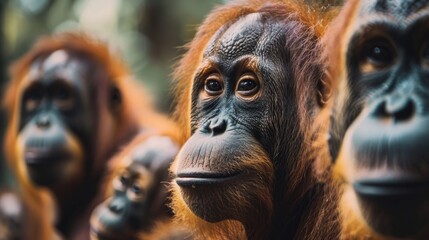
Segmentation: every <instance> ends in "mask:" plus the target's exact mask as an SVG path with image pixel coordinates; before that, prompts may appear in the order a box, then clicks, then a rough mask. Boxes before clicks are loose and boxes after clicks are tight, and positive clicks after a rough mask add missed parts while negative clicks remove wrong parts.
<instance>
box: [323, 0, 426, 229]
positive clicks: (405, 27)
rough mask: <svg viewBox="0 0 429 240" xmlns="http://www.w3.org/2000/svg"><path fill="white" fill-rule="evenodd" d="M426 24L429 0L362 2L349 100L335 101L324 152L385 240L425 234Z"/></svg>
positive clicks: (350, 60) (352, 44)
mask: <svg viewBox="0 0 429 240" xmlns="http://www.w3.org/2000/svg"><path fill="white" fill-rule="evenodd" d="M428 23H429V1H413V0H411V1H410V0H402V1H381V0H380V1H369V0H367V1H361V5H360V10H359V11H358V15H357V17H356V24H355V25H354V26H352V27H350V28H349V29H352V32H351V36H350V38H349V41H348V44H347V45H346V46H347V47H346V52H347V55H346V63H347V75H348V79H347V83H346V85H347V89H348V91H349V92H348V94H349V97H348V98H345V97H344V95H342V94H338V95H337V97H336V102H335V107H334V111H333V113H334V115H333V122H332V127H331V134H332V136H333V139H332V141H331V152H332V154H333V156H334V158H336V159H337V161H338V162H337V168H342V169H341V171H342V174H343V177H344V180H345V182H346V184H347V186H349V187H350V188H352V189H353V191H354V193H355V194H356V196H357V199H358V202H359V211H360V212H361V214H362V215H363V217H364V219H365V221H366V222H367V224H368V225H369V226H370V228H371V229H373V230H375V231H376V232H377V233H378V234H381V235H384V236H390V237H418V236H422V235H424V234H425V233H426V234H427V232H428V228H429V148H428V147H427V143H428V141H429V125H428V123H429V108H428V107H429V85H428V83H427V80H428V79H429V41H428V38H427V36H428V34H429V27H428V26H429V24H428ZM338 126H341V127H338ZM342 166H348V167H342ZM424 236H427V235H424Z"/></svg>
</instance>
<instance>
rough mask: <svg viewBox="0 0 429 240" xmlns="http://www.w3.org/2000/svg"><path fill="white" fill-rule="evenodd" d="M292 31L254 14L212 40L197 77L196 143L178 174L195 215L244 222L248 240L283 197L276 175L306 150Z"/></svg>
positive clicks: (186, 150)
mask: <svg viewBox="0 0 429 240" xmlns="http://www.w3.org/2000/svg"><path fill="white" fill-rule="evenodd" d="M288 27H291V26H287V27H285V26H284V25H281V24H280V23H277V22H276V21H275V20H273V19H270V20H267V19H266V18H264V17H262V15H261V14H259V13H253V14H249V15H246V16H244V17H242V18H240V19H239V20H237V21H236V22H235V23H232V24H231V25H230V26H226V27H223V28H221V29H220V30H218V32H217V33H216V34H215V35H214V36H213V38H212V39H211V41H210V42H209V44H208V46H207V47H206V49H205V51H204V55H203V59H202V61H201V63H200V66H199V68H198V70H197V72H196V74H195V76H194V82H193V86H192V103H191V104H192V105H191V129H192V132H191V134H192V136H191V137H190V139H189V140H188V141H187V142H186V144H185V145H184V146H183V148H182V149H181V151H180V153H179V155H178V157H177V158H176V161H175V164H174V165H173V167H172V171H173V172H174V173H175V175H176V179H175V184H177V185H176V186H177V187H178V188H180V194H181V197H182V198H183V200H184V202H185V203H186V205H187V206H188V207H189V208H190V209H191V211H192V212H193V213H194V214H195V215H197V216H198V217H200V218H202V219H204V220H205V221H208V222H212V223H213V222H219V221H222V220H225V219H233V220H238V221H240V222H242V223H243V224H244V225H245V228H246V232H247V234H248V237H249V238H252V234H253V233H254V230H255V228H253V227H252V226H255V225H253V224H258V223H257V222H259V226H260V222H263V221H265V220H261V219H265V218H266V217H267V218H268V219H269V218H270V216H269V215H270V214H271V210H270V208H271V207H272V204H273V201H274V200H273V193H272V191H273V189H276V192H278V193H282V192H283V190H284V189H283V187H285V182H282V180H278V181H279V184H280V182H282V183H281V186H277V185H276V184H274V183H273V176H275V177H278V179H283V178H282V177H284V175H285V174H288V173H286V172H285V171H284V169H287V168H288V167H292V165H293V164H295V162H294V163H291V162H288V160H289V159H290V160H292V159H293V160H296V155H295V156H294V155H293V153H292V151H295V150H296V152H299V149H300V147H299V145H298V144H297V143H299V141H300V139H301V138H300V137H301V136H299V134H297V128H298V126H297V125H296V123H297V122H298V117H297V115H296V114H293V113H296V112H297V111H298V110H297V103H296V95H295V92H294V90H293V83H291V82H292V81H293V80H292V79H291V78H290V75H288V74H289V73H291V70H290V68H289V66H290V65H289V64H288V63H289V61H290V60H289V59H288V58H287V56H288V55H287V52H286V51H287V50H285V48H284V46H287V43H286V42H285V35H287V34H286V33H285V32H286V31H288V30H289V29H288ZM312 100H313V99H311V98H310V97H309V98H308V101H309V102H310V101H312ZM313 104H314V102H313ZM286 136H287V137H288V139H286ZM290 139H294V141H291V140H290ZM295 140H296V141H295ZM291 149H293V150H291ZM288 164H290V165H289V166H288V167H287V166H285V165H288ZM275 171H279V172H275ZM280 201H283V200H280ZM255 209H256V210H255ZM253 221H255V222H253ZM267 221H270V220H267ZM262 229H264V227H262ZM265 229H268V228H265ZM253 237H254V236H253ZM258 237H261V236H258Z"/></svg>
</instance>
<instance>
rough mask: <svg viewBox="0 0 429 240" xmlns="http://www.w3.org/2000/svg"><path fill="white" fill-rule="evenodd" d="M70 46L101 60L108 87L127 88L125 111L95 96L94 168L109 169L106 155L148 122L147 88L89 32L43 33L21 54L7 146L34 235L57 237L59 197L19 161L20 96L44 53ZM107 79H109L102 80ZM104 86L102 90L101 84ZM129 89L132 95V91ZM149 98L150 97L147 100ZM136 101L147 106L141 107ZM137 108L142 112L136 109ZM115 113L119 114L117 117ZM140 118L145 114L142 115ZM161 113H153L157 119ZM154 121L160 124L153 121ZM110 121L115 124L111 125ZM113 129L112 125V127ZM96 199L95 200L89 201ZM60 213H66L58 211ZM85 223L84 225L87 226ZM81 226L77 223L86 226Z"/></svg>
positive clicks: (10, 94) (9, 96)
mask: <svg viewBox="0 0 429 240" xmlns="http://www.w3.org/2000/svg"><path fill="white" fill-rule="evenodd" d="M60 49H66V50H68V51H70V52H75V53H83V54H85V55H87V56H89V57H90V59H91V60H92V61H94V62H96V63H97V64H98V65H99V66H100V67H101V68H102V69H103V70H104V71H105V73H106V75H107V76H108V78H109V79H106V81H105V82H100V83H99V86H98V87H99V89H106V86H104V85H106V84H107V83H108V82H110V83H112V84H114V85H116V87H117V88H118V89H119V90H120V91H121V92H122V95H123V101H122V106H123V107H122V108H121V109H120V112H117V113H115V116H114V117H112V119H110V118H109V117H107V115H108V114H109V113H108V112H107V111H108V110H107V108H106V107H105V105H106V103H105V102H100V99H94V101H97V102H98V105H99V109H98V111H99V112H97V113H96V114H98V115H99V116H106V117H101V118H100V121H99V123H98V124H97V125H98V129H96V130H95V131H94V134H96V135H97V137H96V139H97V141H99V142H98V144H97V145H96V149H95V159H93V161H94V162H93V166H94V167H93V171H94V172H93V174H96V175H97V174H101V172H102V171H104V170H103V169H104V167H105V162H106V159H108V157H109V155H111V154H112V153H114V152H115V149H116V148H117V147H118V146H120V145H121V143H122V142H124V141H126V140H127V139H128V138H129V137H130V135H133V134H134V132H135V131H136V129H138V126H139V124H141V123H140V122H142V121H143V122H145V121H146V120H143V117H141V115H138V114H145V113H146V112H147V111H146V107H145V106H144V107H141V106H142V105H144V104H146V103H148V100H146V99H145V98H146V97H145V96H144V94H141V93H140V94H139V93H138V91H139V90H138V89H139V88H136V86H137V85H136V83H134V82H133V80H132V79H131V76H130V74H129V71H128V69H127V67H126V66H125V64H124V63H123V62H122V61H121V60H120V59H118V58H117V57H116V56H115V55H114V54H113V53H112V52H111V51H110V50H109V49H108V47H107V45H106V44H104V43H103V42H101V41H99V40H97V39H94V38H92V37H90V36H89V35H86V34H84V33H63V34H58V35H54V36H51V37H44V38H41V39H40V40H39V41H38V42H37V43H36V44H35V45H34V47H33V48H32V49H31V50H30V51H29V52H28V53H27V54H25V55H24V56H23V57H22V58H21V59H19V60H18V61H17V62H16V63H15V64H14V65H13V66H12V67H11V70H10V75H11V81H10V83H9V85H8V87H7V89H6V91H5V98H4V106H5V108H6V110H7V112H8V122H9V125H8V128H7V132H6V136H5V146H4V148H5V152H6V156H7V159H8V161H9V165H10V166H11V168H12V169H13V171H14V173H15V174H16V176H17V179H18V182H19V185H20V189H21V191H22V194H23V199H24V200H25V202H26V205H28V208H29V212H30V213H29V218H30V219H31V222H32V224H31V226H30V228H31V230H30V232H32V233H31V236H32V239H36V240H37V239H52V238H55V235H56V234H55V230H54V229H53V227H52V225H53V224H54V222H55V221H56V220H55V214H56V212H57V210H56V209H55V206H56V204H55V200H56V199H55V197H53V196H52V194H51V193H50V192H49V191H47V190H45V189H43V188H38V187H36V186H34V185H33V184H32V183H31V181H30V180H29V178H28V176H27V174H26V170H25V167H23V164H21V163H20V162H21V161H22V158H21V157H20V156H16V154H15V152H16V147H15V144H16V141H17V138H18V134H19V133H18V123H19V118H20V116H19V109H20V104H21V103H20V99H21V95H22V89H21V83H22V82H23V81H24V80H25V78H26V77H27V74H28V71H29V68H30V66H31V64H32V63H33V62H34V61H35V60H36V59H38V58H39V57H40V56H46V55H48V54H50V53H52V52H55V51H56V50H60ZM103 84H104V85H103ZM100 91H102V90H100ZM128 92H130V94H129V95H128V94H127V93H128ZM148 104H149V103H148ZM137 106H139V108H140V109H143V111H136V109H137ZM136 113H138V114H136ZM113 118H114V119H113ZM139 119H140V120H139ZM155 119H157V117H153V120H154V121H155V122H156V120H155ZM154 125H156V124H155V123H154ZM109 126H110V127H109ZM107 129H108V130H107ZM88 204H89V205H91V204H90V203H88ZM83 211H84V213H83V215H84V217H83V219H82V220H81V221H78V222H79V223H78V225H82V226H83V228H85V226H87V225H88V224H87V220H85V219H87V217H89V216H88V209H86V210H83ZM57 217H61V216H57ZM82 226H81V227H82ZM81 227H78V228H81Z"/></svg>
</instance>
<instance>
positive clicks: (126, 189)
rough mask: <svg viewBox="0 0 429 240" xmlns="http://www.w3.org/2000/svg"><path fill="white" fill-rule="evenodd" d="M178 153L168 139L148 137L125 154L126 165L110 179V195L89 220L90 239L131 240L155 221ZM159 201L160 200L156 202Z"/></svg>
mask: <svg viewBox="0 0 429 240" xmlns="http://www.w3.org/2000/svg"><path fill="white" fill-rule="evenodd" d="M177 152H178V146H177V144H175V143H174V142H173V141H172V140H171V139H170V138H168V137H157V136H156V137H151V138H149V139H148V140H146V141H145V142H143V143H142V144H139V145H137V146H136V147H135V148H134V149H133V150H132V152H131V153H130V154H129V156H128V157H129V159H124V160H125V161H128V160H130V162H131V163H130V164H129V165H128V166H127V167H125V168H124V169H122V170H121V171H119V172H118V174H117V176H116V177H115V179H114V180H113V183H112V187H113V189H114V193H113V195H112V197H111V198H109V199H107V200H106V201H104V202H103V203H102V204H100V205H99V206H98V207H97V208H96V209H95V210H94V212H93V214H92V217H91V235H92V238H93V239H99V240H102V239H134V238H136V237H137V236H138V233H139V232H140V231H142V230H144V228H145V227H148V226H149V225H150V223H151V222H154V221H155V220H156V217H159V216H158V215H162V213H159V212H157V214H158V215H157V214H154V211H155V212H156V211H159V206H160V205H164V203H165V198H166V189H165V187H164V186H162V184H165V181H167V172H168V171H167V169H168V166H169V165H170V163H171V161H172V160H173V159H174V157H175V156H176V154H177ZM160 198H161V199H160Z"/></svg>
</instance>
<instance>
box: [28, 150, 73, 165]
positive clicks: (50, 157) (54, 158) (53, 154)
mask: <svg viewBox="0 0 429 240" xmlns="http://www.w3.org/2000/svg"><path fill="white" fill-rule="evenodd" d="M24 157H25V162H26V163H27V164H28V165H30V166H40V165H44V164H55V163H59V162H62V161H66V160H67V159H69V158H70V157H71V154H70V153H69V152H68V151H66V150H64V149H49V148H28V149H26V150H25V152H24Z"/></svg>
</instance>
